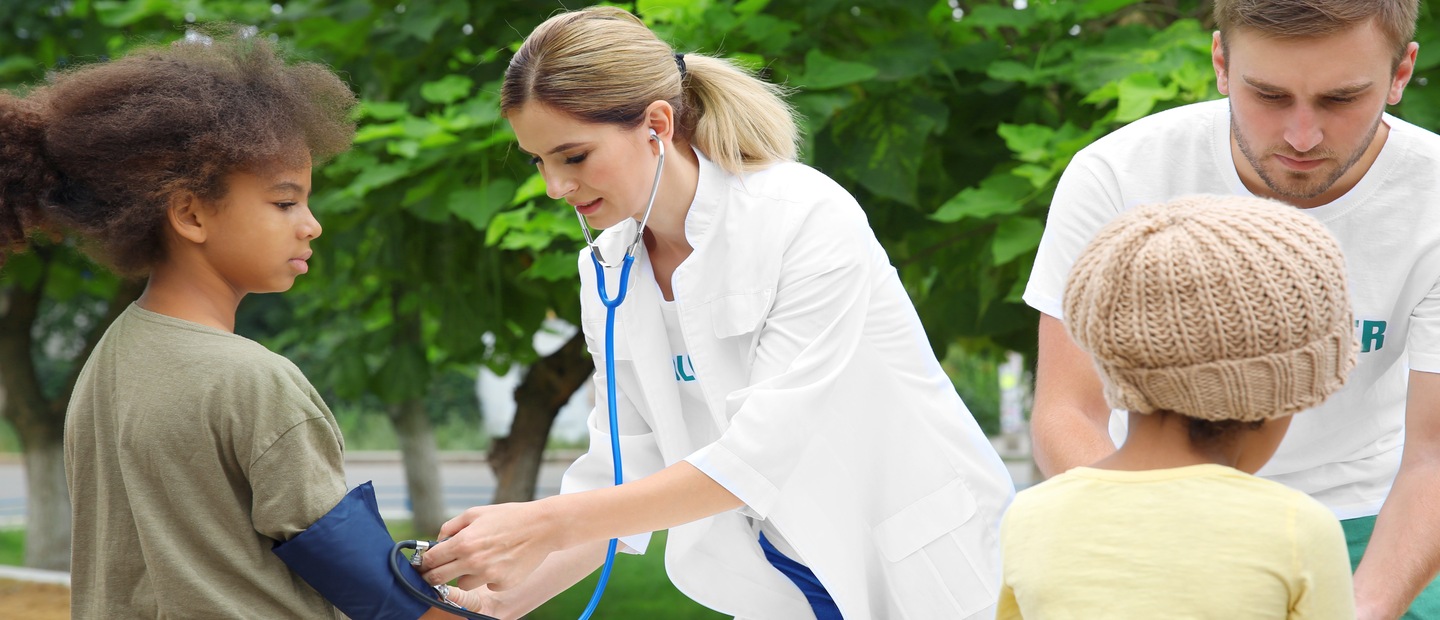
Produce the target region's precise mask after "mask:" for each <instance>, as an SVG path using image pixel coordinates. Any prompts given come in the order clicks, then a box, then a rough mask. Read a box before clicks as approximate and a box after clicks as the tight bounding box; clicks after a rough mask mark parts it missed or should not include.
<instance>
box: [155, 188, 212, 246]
mask: <svg viewBox="0 0 1440 620" xmlns="http://www.w3.org/2000/svg"><path fill="white" fill-rule="evenodd" d="M165 215H166V220H167V221H168V222H169V223H170V229H171V230H173V231H174V232H175V234H177V235H179V236H180V238H181V239H185V240H186V241H189V242H191V243H194V244H197V245H198V244H202V243H205V238H206V233H207V230H206V228H205V224H206V219H207V218H206V217H205V216H206V212H205V206H204V204H203V203H202V202H201V200H200V197H199V196H196V195H195V194H193V193H190V192H187V191H179V192H175V193H174V194H171V195H170V204H169V208H168V209H166V211H165Z"/></svg>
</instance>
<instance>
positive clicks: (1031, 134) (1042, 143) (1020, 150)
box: [996, 123, 1055, 162]
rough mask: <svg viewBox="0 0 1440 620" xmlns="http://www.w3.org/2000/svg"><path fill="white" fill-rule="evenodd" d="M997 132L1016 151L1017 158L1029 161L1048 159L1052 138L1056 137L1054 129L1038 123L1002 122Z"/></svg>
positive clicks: (1011, 149)
mask: <svg viewBox="0 0 1440 620" xmlns="http://www.w3.org/2000/svg"><path fill="white" fill-rule="evenodd" d="M996 133H998V134H1000V137H1001V138H1004V139H1005V146H1006V147H1009V149H1010V151H1011V152H1013V153H1015V157H1016V158H1018V159H1019V160H1020V161H1028V162H1041V161H1045V160H1046V159H1048V158H1049V156H1050V152H1049V147H1050V140H1051V139H1052V138H1054V137H1055V130H1054V129H1051V128H1049V127H1046V126H1044V125H1039V124H1036V123H1030V124H1028V125H1011V124H1008V123H1000V129H999V130H998V131H997V132H996Z"/></svg>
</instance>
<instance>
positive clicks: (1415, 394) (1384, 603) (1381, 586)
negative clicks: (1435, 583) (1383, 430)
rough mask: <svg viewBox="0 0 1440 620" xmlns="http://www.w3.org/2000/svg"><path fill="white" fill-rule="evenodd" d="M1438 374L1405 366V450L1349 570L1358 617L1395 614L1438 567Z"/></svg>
mask: <svg viewBox="0 0 1440 620" xmlns="http://www.w3.org/2000/svg"><path fill="white" fill-rule="evenodd" d="M1436 480H1440V374H1435V373H1428V372H1419V371H1413V370H1412V371H1410V391H1409V395H1408V396H1407V397H1406V400H1405V454H1404V456H1403V457H1402V458H1401V461H1400V473H1399V474H1398V475H1396V476H1395V484H1394V485H1393V486H1392V487H1391V488H1390V496H1389V497H1388V498H1386V500H1385V505H1384V507H1382V508H1381V509H1380V517H1379V519H1377V520H1376V522H1375V532H1374V533H1373V534H1372V535H1371V537H1370V544H1369V546H1368V547H1367V548H1366V549H1365V557H1364V559H1362V560H1361V561H1360V567H1359V568H1358V569H1357V570H1356V571H1355V603H1356V605H1355V607H1356V612H1357V614H1358V617H1359V618H1361V619H1374V618H1385V619H1391V618H1398V617H1400V615H1401V614H1403V613H1405V610H1406V609H1407V608H1409V606H1410V603H1411V601H1413V600H1415V597H1416V596H1418V595H1419V594H1420V591H1421V590H1423V589H1425V586H1426V585H1427V584H1429V583H1430V580H1432V579H1434V578H1435V573H1436V571H1437V570H1440V485H1437V484H1436V483H1435V481H1436Z"/></svg>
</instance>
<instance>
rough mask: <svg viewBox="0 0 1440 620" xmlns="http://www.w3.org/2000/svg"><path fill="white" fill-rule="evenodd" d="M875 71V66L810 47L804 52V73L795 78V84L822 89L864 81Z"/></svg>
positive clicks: (871, 76)
mask: <svg viewBox="0 0 1440 620" xmlns="http://www.w3.org/2000/svg"><path fill="white" fill-rule="evenodd" d="M877 73H879V71H878V70H876V69H875V67H872V66H870V65H867V64H865V63H862V62H850V61H845V60H838V59H835V58H832V57H830V56H828V55H826V54H825V53H824V52H821V51H820V50H818V49H815V48H810V51H809V52H807V53H806V54H805V73H804V75H801V76H799V77H797V78H795V84H796V86H798V87H800V88H804V89H807V90H824V89H827V88H836V87H838V86H844V85H846V84H854V83H856V82H864V81H865V80H868V79H871V78H873V77H875V74H877Z"/></svg>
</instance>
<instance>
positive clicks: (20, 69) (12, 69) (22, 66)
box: [0, 56, 39, 77]
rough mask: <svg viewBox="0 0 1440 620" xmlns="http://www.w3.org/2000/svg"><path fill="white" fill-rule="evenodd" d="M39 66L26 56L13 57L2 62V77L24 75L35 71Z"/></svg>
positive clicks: (0, 69) (0, 68)
mask: <svg viewBox="0 0 1440 620" xmlns="http://www.w3.org/2000/svg"><path fill="white" fill-rule="evenodd" d="M37 66H39V65H37V64H36V63H35V61H34V60H32V59H30V58H26V57H24V56H11V57H9V58H6V59H4V60H0V77H4V76H8V75H11V74H15V73H24V72H26V71H29V70H31V69H34V68H35V67H37Z"/></svg>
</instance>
